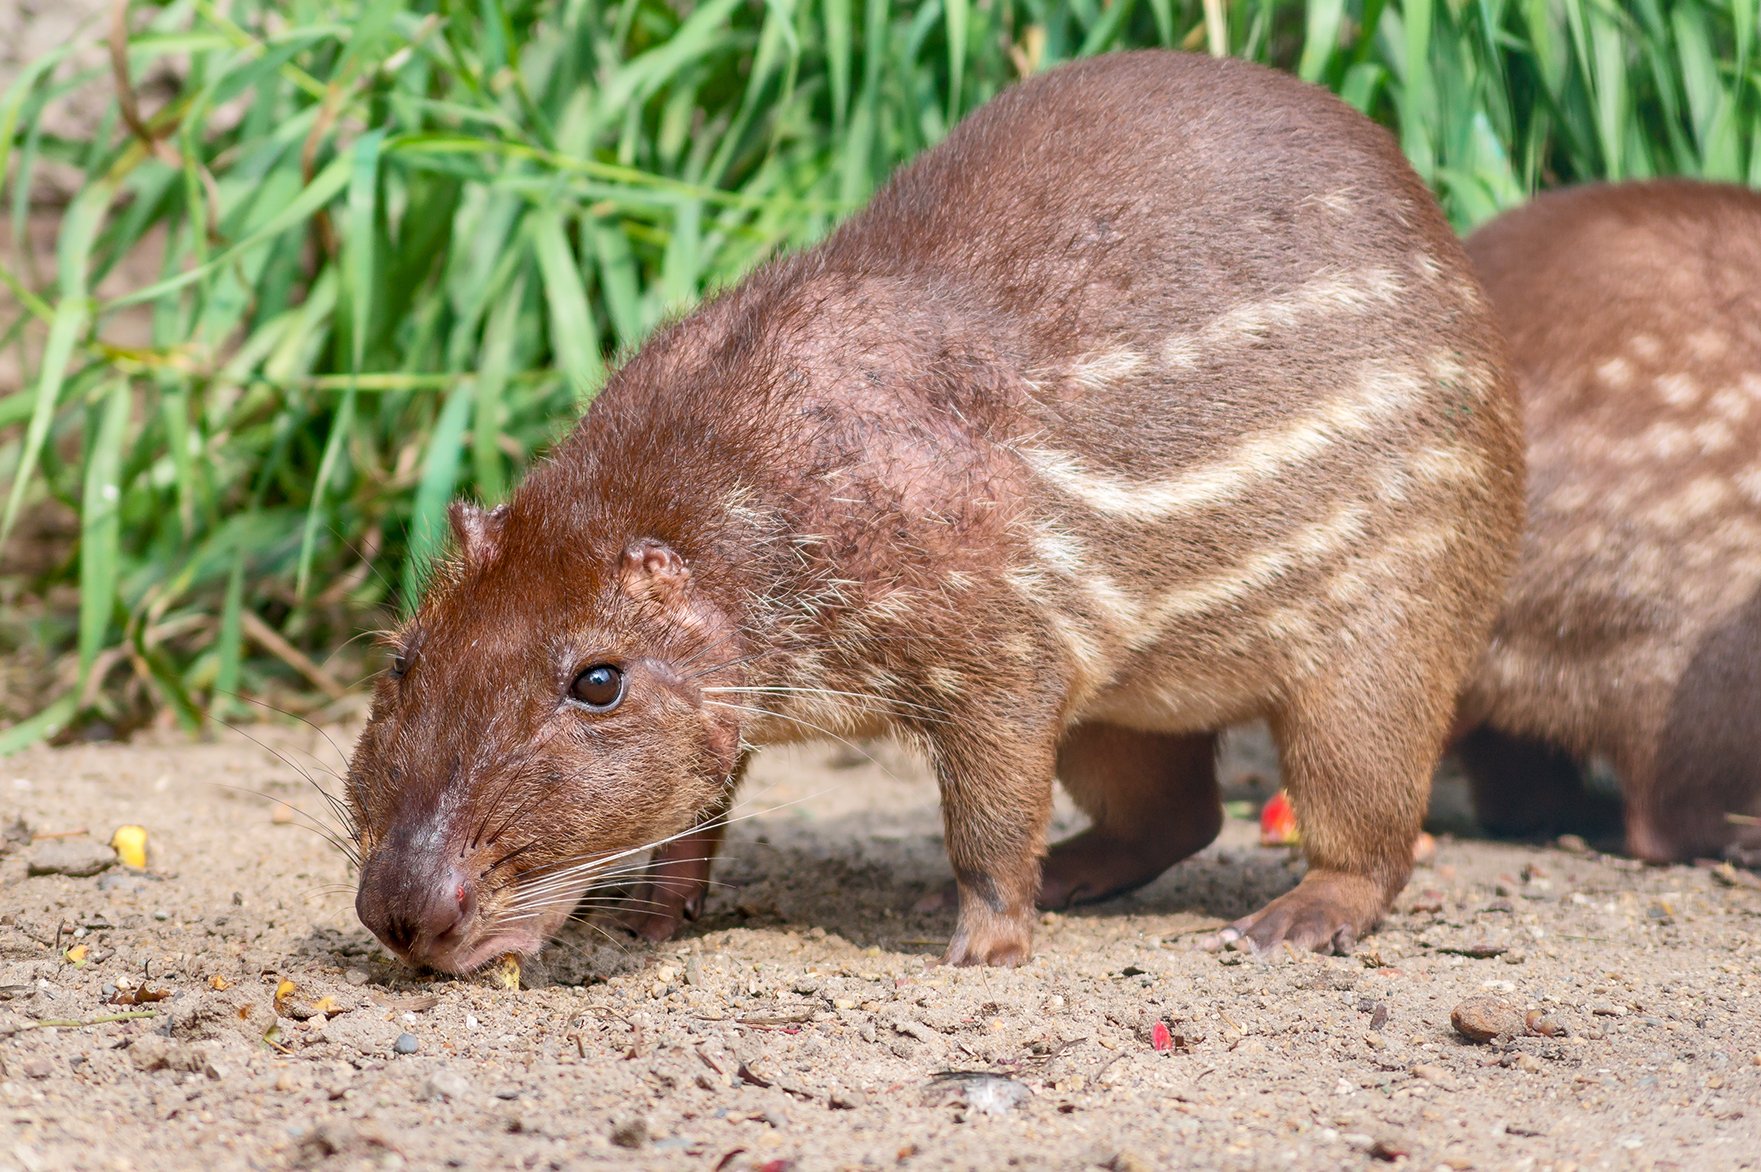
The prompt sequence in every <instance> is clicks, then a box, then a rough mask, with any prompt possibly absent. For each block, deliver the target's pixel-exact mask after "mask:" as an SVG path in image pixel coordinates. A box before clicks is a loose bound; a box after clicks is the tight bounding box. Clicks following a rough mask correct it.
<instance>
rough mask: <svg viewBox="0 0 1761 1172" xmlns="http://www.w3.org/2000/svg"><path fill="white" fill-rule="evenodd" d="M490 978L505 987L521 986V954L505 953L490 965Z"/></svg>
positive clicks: (514, 987)
mask: <svg viewBox="0 0 1761 1172" xmlns="http://www.w3.org/2000/svg"><path fill="white" fill-rule="evenodd" d="M489 979H490V980H491V981H493V982H494V983H495V984H497V985H499V986H501V987H502V988H503V989H518V988H519V987H520V954H519V953H517V952H507V953H503V954H502V955H501V957H500V958H498V959H497V960H496V962H495V963H494V964H493V965H491V966H490V969H489Z"/></svg>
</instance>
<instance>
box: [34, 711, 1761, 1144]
mask: <svg viewBox="0 0 1761 1172" xmlns="http://www.w3.org/2000/svg"><path fill="white" fill-rule="evenodd" d="M253 735H258V736H261V737H262V738H263V739H265V740H266V741H268V742H270V743H272V744H273V745H275V746H276V747H277V748H279V749H281V750H282V751H283V752H284V753H286V754H287V755H288V756H290V757H291V758H293V759H295V760H298V761H301V762H302V763H304V764H306V765H307V766H308V767H312V768H317V767H319V766H322V765H329V766H333V767H334V766H335V765H337V763H338V761H339V757H338V755H337V754H336V753H335V752H334V751H333V750H332V749H331V748H330V746H328V745H327V744H326V743H325V742H324V741H323V740H321V739H320V738H318V737H317V736H316V735H314V734H311V733H309V732H307V731H302V730H290V729H269V730H253ZM339 739H340V738H339ZM1244 740H1245V744H1244V745H1243V746H1240V747H1237V748H1236V749H1235V750H1234V753H1235V756H1234V759H1233V761H1232V763H1231V764H1230V766H1229V769H1228V771H1227V772H1226V776H1234V777H1235V778H1237V779H1238V780H1239V779H1241V778H1242V777H1244V776H1245V775H1246V774H1247V773H1248V772H1250V771H1252V770H1254V769H1255V768H1256V761H1258V760H1259V759H1260V756H1261V755H1262V754H1263V746H1262V745H1260V744H1259V743H1258V742H1255V741H1254V740H1253V739H1252V738H1245V739H1244ZM876 756H877V757H878V758H879V761H878V762H872V761H862V760H861V759H860V758H857V757H854V756H853V755H852V754H850V753H849V752H848V751H843V752H811V753H809V752H801V753H794V754H781V755H774V756H770V757H767V758H762V759H761V761H760V763H759V765H758V767H757V768H756V769H755V771H754V776H753V780H752V782H751V784H750V787H749V791H748V792H749V795H750V796H749V801H748V804H747V808H748V809H751V810H754V811H758V813H757V814H756V816H754V817H752V818H750V819H748V820H746V821H743V822H741V823H740V824H739V825H738V826H737V827H736V832H735V833H734V834H733V835H732V840H731V843H730V849H729V851H728V858H727V860H726V862H725V865H724V866H723V867H722V869H721V871H720V873H719V878H720V879H721V880H722V881H723V882H724V883H725V886H723V887H721V888H719V889H718V891H717V893H716V895H715V896H714V897H713V898H712V900H711V904H710V907H709V911H708V914H707V916H706V918H705V919H704V920H703V921H701V922H700V923H698V924H697V925H695V926H694V927H693V929H692V930H691V931H690V932H689V933H688V934H687V935H686V936H684V937H683V938H681V939H679V940H676V941H674V942H672V943H669V944H666V945H663V946H660V947H648V946H639V945H635V944H631V943H628V942H625V941H623V940H608V939H606V938H605V937H603V936H602V935H600V934H599V933H597V932H595V931H594V930H593V929H592V928H590V927H587V926H581V927H579V928H577V929H572V930H571V933H570V934H569V935H567V936H566V937H565V939H564V940H563V941H562V942H561V943H560V944H559V945H557V946H556V947H555V948H554V949H553V950H552V951H551V953H549V954H548V960H547V962H546V963H543V964H534V965H529V966H528V967H527V971H526V974H525V975H526V979H527V982H528V984H529V985H531V986H533V987H530V988H525V989H518V990H507V989H503V988H497V987H495V986H494V985H493V984H492V983H490V982H489V981H487V980H485V979H483V978H473V979H468V980H453V979H445V978H438V977H434V976H432V975H420V974H412V973H409V972H406V971H402V970H401V969H399V968H398V967H397V966H396V965H395V964H393V963H391V962H390V961H388V960H387V958H386V957H385V955H384V954H383V953H382V952H381V951H380V950H379V949H378V948H377V947H375V944H374V942H373V940H372V939H371V938H370V937H369V936H368V934H367V933H366V932H365V930H363V929H362V928H361V927H360V926H359V925H358V924H357V923H356V922H355V920H354V917H353V914H352V910H351V895H350V894H349V893H348V892H347V890H346V888H347V885H348V882H349V874H348V871H347V867H346V864H345V862H344V860H343V859H342V858H341V856H340V855H338V854H336V853H335V852H333V851H332V850H331V849H330V848H329V847H328V846H326V845H325V844H324V843H323V842H322V841H321V840H320V839H319V838H318V837H317V836H315V835H312V834H307V833H303V832H302V831H301V830H299V829H298V828H297V827H296V826H295V825H293V824H292V823H290V822H288V821H287V820H286V817H285V814H283V815H282V816H281V818H280V820H278V816H277V814H276V805H275V803H274V802H272V801H271V800H270V799H269V798H268V797H264V796H259V795H258V794H255V793H251V792H247V791H250V790H256V791H261V793H262V794H265V795H273V796H274V797H277V798H285V799H287V800H288V801H290V802H293V803H296V804H298V805H299V806H300V807H301V808H303V809H306V810H309V811H312V812H316V811H318V810H319V809H320V803H319V802H318V801H317V800H316V799H315V797H314V796H313V795H312V794H311V792H310V791H309V790H307V789H306V788H305V783H304V782H303V781H302V780H301V779H300V777H299V775H298V774H297V773H296V772H295V770H294V769H292V768H290V767H289V766H288V765H286V764H283V763H282V762H280V761H278V760H276V759H275V758H274V757H273V756H271V755H270V754H269V753H268V752H266V751H265V750H264V749H262V748H259V747H257V746H256V745H253V744H251V743H249V742H247V741H245V740H244V739H243V738H242V737H241V736H238V735H236V734H231V733H228V734H224V739H223V740H221V741H219V742H218V743H214V744H203V745H191V744H188V743H182V742H175V741H169V740H167V741H160V742H151V741H148V742H145V743H136V744H133V745H95V746H87V747H79V748H71V749H62V750H54V751H51V750H40V751H36V752H33V753H30V754H26V755H24V756H20V757H15V758H13V759H11V760H9V761H6V762H4V763H0V822H4V823H7V824H10V823H12V822H13V819H14V816H15V815H20V814H21V815H22V816H23V817H24V819H25V820H26V822H27V823H28V824H29V826H30V828H31V830H33V831H34V832H35V834H36V836H37V837H36V838H35V840H34V841H30V840H28V839H24V838H21V836H20V835H18V834H17V833H14V834H13V836H12V837H11V838H10V839H8V840H7V846H6V853H5V854H4V855H3V857H0V1064H3V1065H0V1168H6V1169H11V1168H20V1169H29V1170H33V1172H34V1170H36V1169H49V1168H173V1167H196V1166H199V1167H204V1168H209V1169H221V1168H235V1167H238V1168H243V1167H252V1168H290V1167H313V1168H327V1169H328V1168H354V1167H403V1166H418V1167H432V1166H457V1167H497V1168H571V1167H597V1166H614V1165H615V1166H629V1167H640V1168H657V1169H658V1168H677V1167H684V1168H704V1169H738V1168H765V1169H771V1170H773V1172H774V1170H777V1169H782V1168H792V1169H818V1168H846V1167H850V1168H878V1167H900V1168H908V1169H920V1168H923V1169H927V1168H955V1167H986V1168H1005V1167H1020V1168H1078V1167H1101V1168H1107V1169H1111V1170H1113V1172H1126V1170H1128V1169H1146V1168H1162V1167H1187V1166H1193V1167H1219V1168H1270V1167H1295V1168H1333V1167H1348V1168H1349V1167H1379V1166H1384V1164H1385V1163H1393V1164H1401V1165H1403V1166H1408V1167H1422V1168H1436V1167H1449V1168H1458V1169H1459V1168H1561V1169H1564V1168H1572V1167H1578V1168H1639V1167H1660V1168H1669V1167H1673V1168H1693V1169H1702V1168H1737V1167H1755V1166H1758V1165H1761V1022H1758V1020H1757V1018H1758V1017H1761V1014H1758V1012H1757V1011H1758V1010H1761V947H1758V945H1757V929H1758V928H1761V889H1757V888H1758V887H1761V885H1757V884H1755V882H1754V879H1753V877H1752V876H1749V875H1748V874H1747V873H1740V872H1730V871H1728V870H1725V871H1720V870H1718V869H1715V868H1712V867H1709V866H1703V867H1686V866H1683V867H1665V868H1655V867H1640V866H1637V865H1635V864H1633V863H1630V862H1628V861H1625V860H1621V859H1618V858H1612V857H1608V856H1604V855H1600V854H1596V853H1593V852H1590V851H1587V850H1583V849H1578V850H1573V849H1570V848H1569V847H1560V846H1517V845H1506V844H1497V843H1490V842H1484V841H1479V840H1475V839H1473V838H1471V837H1457V836H1455V835H1449V834H1445V835H1444V836H1443V838H1442V841H1441V843H1440V848H1439V851H1438V853H1437V857H1436V861H1435V863H1434V864H1433V865H1432V866H1430V867H1427V868H1424V869H1421V870H1420V871H1419V872H1418V873H1417V874H1416V875H1415V877H1414V880H1413V882H1412V884H1411V885H1410V886H1409V887H1408V889H1407V891H1406V893H1405V894H1404V895H1403V896H1402V897H1401V898H1400V900H1399V903H1398V906H1397V910H1396V912H1395V913H1394V915H1393V916H1392V917H1391V918H1390V920H1389V921H1388V922H1387V924H1385V925H1384V927H1383V928H1382V930H1381V931H1380V932H1378V933H1377V934H1375V935H1374V936H1372V937H1370V938H1369V939H1367V940H1366V941H1365V942H1364V943H1362V944H1361V945H1360V946H1359V947H1358V948H1357V949H1356V951H1355V952H1354V954H1353V955H1351V956H1345V957H1311V956H1299V957H1286V958H1284V959H1283V960H1282V961H1281V962H1279V963H1267V962H1263V961H1257V960H1251V959H1246V958H1243V957H1241V956H1240V955H1238V954H1225V955H1222V956H1216V955H1211V954H1207V953H1204V952H1201V951H1199V950H1197V949H1196V948H1195V947H1194V946H1193V940H1194V938H1195V937H1196V936H1197V935H1199V934H1201V933H1202V932H1203V931H1205V930H1206V929H1210V928H1214V927H1215V926H1217V925H1218V924H1219V923H1220V922H1222V921H1223V920H1225V919H1227V918H1231V917H1234V916H1237V915H1240V914H1243V913H1245V912H1247V911H1249V910H1251V909H1252V908H1253V907H1254V906H1256V905H1257V904H1259V903H1260V902H1261V901H1263V900H1265V899H1267V898H1268V897H1269V896H1271V895H1273V894H1275V893H1276V892H1278V891H1279V890H1281V889H1283V888H1284V887H1286V886H1288V885H1289V884H1290V883H1291V882H1293V880H1294V879H1295V877H1296V874H1297V865H1296V864H1295V863H1293V862H1292V861H1291V860H1289V859H1288V857H1287V854H1286V852H1284V851H1282V850H1277V849H1268V848H1262V847H1259V846H1258V845H1256V843H1255V833H1254V827H1253V826H1252V824H1251V823H1249V822H1246V821H1243V820H1240V819H1238V818H1237V819H1231V821H1230V822H1229V824H1228V826H1227V828H1226V830H1225V832H1224V835H1223V838H1222V840H1221V842H1220V843H1219V844H1218V845H1215V846H1213V847H1212V848H1210V849H1209V850H1207V851H1205V852H1204V853H1203V854H1202V855H1201V856H1199V857H1198V858H1197V859H1194V860H1192V861H1189V862H1187V863H1186V864H1183V865H1182V866H1180V867H1177V868H1176V869H1175V870H1173V871H1172V872H1170V873H1169V874H1168V875H1166V876H1164V877H1163V878H1162V879H1161V880H1160V881H1158V882H1157V883H1155V884H1154V885H1152V886H1151V887H1149V888H1147V889H1146V890H1144V891H1143V892H1141V893H1139V894H1137V895H1135V896H1132V897H1128V898H1125V899H1121V900H1117V901H1114V902H1112V903H1110V904H1106V905H1102V906H1100V907H1098V908H1095V909H1092V910H1087V911H1083V912H1081V913H1080V914H1071V915H1059V916H1047V917H1046V918H1045V920H1044V922H1043V925H1042V927H1041V928H1040V931H1039V936H1038V940H1037V954H1036V956H1035V957H1034V959H1033V961H1032V962H1031V963H1030V964H1028V965H1027V966H1026V967H1024V968H1021V969H1019V970H1013V971H991V970H949V969H944V968H940V967H938V966H936V965H935V964H934V963H933V960H934V957H935V956H936V955H937V953H938V952H939V951H940V948H941V946H942V940H943V937H944V935H945V933H946V931H947V930H948V926H949V925H948V924H947V923H946V922H945V921H944V920H943V919H942V918H940V917H936V916H929V915H917V914H913V913H912V912H911V911H909V910H908V909H910V907H911V905H912V903H913V901H914V900H915V899H917V898H918V897H919V896H920V895H921V894H923V893H924V892H925V891H927V890H929V889H930V888H932V887H933V886H936V885H938V884H940V883H941V882H942V881H943V880H944V878H945V876H946V863H945V861H944V859H943V857H942V853H941V845H940V838H939V833H938V831H939V826H938V821H937V817H936V807H935V791H934V787H933V785H932V784H931V783H930V782H929V781H928V780H927V778H926V776H925V775H924V774H923V772H922V770H921V768H920V767H919V766H918V765H916V764H915V763H914V762H912V761H910V760H909V759H907V758H905V757H904V756H902V755H901V754H898V753H896V752H894V751H893V750H890V749H880V750H877V751H876ZM1258 768H1259V769H1260V770H1261V771H1262V772H1263V764H1262V765H1259V766H1258ZM1444 796H1445V797H1448V796H1449V794H1448V793H1445V795H1444ZM1455 796H1456V798H1457V800H1459V794H1457V795H1455ZM1061 821H1062V822H1063V823H1064V825H1065V828H1067V827H1068V825H1069V824H1070V823H1071V821H1072V820H1071V818H1070V817H1069V816H1068V814H1065V815H1062V816H1061ZM1446 822H1447V819H1446ZM122 823H139V824H142V825H144V826H146V827H147V828H148V830H149V831H150V834H151V846H152V858H151V868H150V870H149V871H148V872H147V873H145V874H139V873H134V872H128V871H125V870H124V869H122V868H121V867H111V868H109V869H107V870H104V871H102V872H101V873H98V874H95V875H90V876H87V877H83V878H81V877H73V876H69V875H66V874H51V875H37V876H32V875H28V874H27V870H28V868H29V866H30V864H31V862H32V861H35V862H36V863H37V864H39V865H42V864H53V863H55V861H56V860H55V856H56V855H75V856H77V855H78V854H79V853H81V851H82V848H83V849H84V851H85V853H87V854H91V855H94V861H101V860H102V858H103V857H104V852H102V851H99V850H96V848H97V847H98V846H99V845H101V844H102V843H103V842H104V841H105V840H107V839H108V838H109V836H110V833H111V831H112V830H113V829H114V828H115V827H116V826H117V825H118V824H122ZM75 831H83V832H84V834H83V835H79V834H73V833H71V832H75ZM48 836H62V837H48ZM63 861H64V862H67V863H70V864H76V863H77V862H78V859H77V858H71V859H66V860H63ZM82 950H83V951H82ZM161 995H162V996H163V999H162V1000H156V1001H155V1000H149V999H148V998H150V997H154V996H161ZM1473 997H1491V998H1494V999H1495V1002H1494V1006H1495V1007H1497V1006H1500V1005H1501V1006H1502V1007H1503V1008H1505V1009H1507V1010H1509V1011H1510V1012H1512V1013H1515V1014H1516V1015H1517V1016H1516V1017H1515V1018H1514V1020H1515V1021H1516V1022H1517V1023H1519V1027H1520V1023H1521V1022H1522V1021H1523V1019H1522V1016H1521V1015H1522V1013H1523V1012H1524V1011H1528V1010H1540V1011H1543V1012H1542V1015H1537V1016H1544V1017H1545V1019H1546V1020H1543V1021H1537V1023H1536V1024H1537V1026H1538V1028H1540V1029H1542V1030H1545V1031H1552V1032H1553V1033H1552V1036H1530V1037H1522V1038H1514V1039H1504V1040H1495V1041H1493V1042H1492V1043H1490V1044H1474V1043H1471V1042H1469V1041H1467V1040H1465V1039H1464V1038H1463V1037H1462V1036H1460V1035H1459V1034H1458V1033H1457V1032H1456V1031H1455V1030H1454V1029H1453V1028H1452V1026H1451V1011H1452V1009H1453V1008H1454V1007H1456V1006H1457V1005H1458V1004H1459V1003H1461V1002H1462V1001H1464V1000H1466V999H1468V998H1473ZM130 1001H136V1002H138V1003H137V1004H126V1003H127V1002H130ZM119 1002H120V1003H122V1004H119ZM1158 1023H1160V1024H1161V1025H1162V1026H1164V1027H1165V1035H1163V1033H1162V1031H1159V1030H1157V1028H1156V1027H1157V1024H1158ZM1159 1035H1162V1036H1161V1040H1162V1041H1163V1042H1164V1044H1165V1045H1166V1049H1163V1050H1158V1049H1157V1048H1156V1045H1155V1043H1156V1041H1157V1040H1158V1036H1159ZM400 1042H401V1045H400ZM400 1051H408V1052H400ZM950 1072H960V1073H950Z"/></svg>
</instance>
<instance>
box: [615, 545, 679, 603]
mask: <svg viewBox="0 0 1761 1172" xmlns="http://www.w3.org/2000/svg"><path fill="white" fill-rule="evenodd" d="M690 576H691V571H690V569H689V568H688V567H687V566H686V565H685V559H684V558H682V557H680V556H679V551H678V550H676V549H674V548H673V547H672V546H670V545H668V544H667V543H666V542H664V541H657V540H655V539H654V538H652V537H644V538H641V539H639V540H637V541H632V542H631V543H630V544H629V545H628V546H626V547H625V548H624V564H623V567H622V577H623V583H624V591H625V593H627V594H629V595H630V596H631V597H632V598H636V599H639V600H642V601H647V600H650V599H652V600H654V601H656V602H667V601H670V600H672V599H674V598H677V597H678V596H679V594H680V593H682V592H683V590H684V589H685V579H687V578H689V577H690Z"/></svg>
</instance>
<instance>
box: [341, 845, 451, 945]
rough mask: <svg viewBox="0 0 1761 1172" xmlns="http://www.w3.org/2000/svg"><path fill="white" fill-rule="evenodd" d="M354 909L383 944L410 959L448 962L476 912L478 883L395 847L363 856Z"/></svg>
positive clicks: (449, 868)
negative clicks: (424, 863) (428, 865)
mask: <svg viewBox="0 0 1761 1172" xmlns="http://www.w3.org/2000/svg"><path fill="white" fill-rule="evenodd" d="M355 912H356V913H357V914H358V915H359V916H360V917H361V922H362V923H363V924H365V925H367V927H368V929H370V930H371V931H372V933H373V934H374V935H375V936H377V937H379V939H380V940H381V941H382V942H384V944H385V946H386V947H387V948H389V949H391V950H392V951H393V952H395V953H397V954H398V955H399V956H401V957H403V958H404V959H405V960H407V961H410V962H411V963H413V964H430V965H434V966H435V967H437V968H445V967H450V966H448V965H447V964H446V963H445V962H446V960H447V959H448V958H450V957H451V956H453V955H454V954H456V952H457V951H458V946H459V945H460V944H461V943H462V942H463V940H464V937H465V936H466V935H467V934H468V929H469V927H470V924H471V921H472V920H473V919H474V918H475V917H476V914H477V886H476V884H475V883H473V882H472V880H471V878H470V876H468V875H467V874H465V872H464V871H462V870H460V869H459V868H458V867H452V866H447V867H442V868H440V869H439V871H438V872H435V871H434V870H433V869H431V868H426V867H422V866H421V865H420V864H419V863H418V862H415V861H413V860H411V859H410V857H409V856H408V855H405V854H403V853H401V852H398V851H393V850H385V851H380V852H379V853H378V854H377V855H375V856H374V857H373V858H371V859H369V860H368V861H367V866H366V868H365V869H364V870H363V871H362V873H361V886H360V890H359V891H358V892H357V893H356V894H355Z"/></svg>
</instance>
